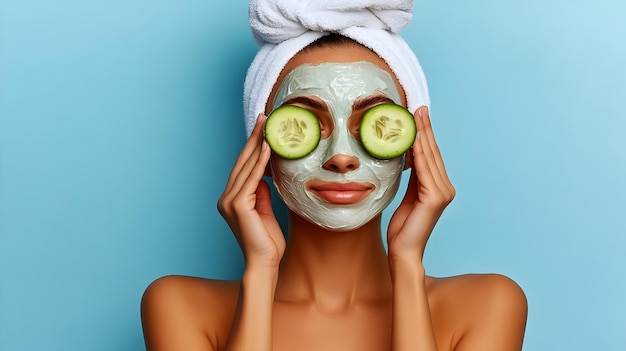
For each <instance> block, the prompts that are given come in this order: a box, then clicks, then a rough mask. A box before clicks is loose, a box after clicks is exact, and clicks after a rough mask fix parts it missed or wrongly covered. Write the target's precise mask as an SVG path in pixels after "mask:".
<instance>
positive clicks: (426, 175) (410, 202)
mask: <svg viewBox="0 0 626 351" xmlns="http://www.w3.org/2000/svg"><path fill="white" fill-rule="evenodd" d="M415 122H416V124H417V130H418V133H417V137H416V138H415V142H414V144H413V149H412V150H413V152H412V154H411V153H409V154H407V158H409V157H412V159H410V160H408V162H411V161H412V170H411V177H410V180H409V185H408V188H407V191H406V194H405V195H404V199H403V200H402V202H401V203H400V206H399V207H398V209H397V210H396V212H395V213H394V215H393V216H392V218H391V221H390V222H389V230H388V232H387V243H388V248H389V257H390V258H391V259H395V258H408V259H410V260H414V259H418V260H419V261H417V262H421V259H422V257H423V254H424V249H425V247H426V242H427V241H428V238H429V236H430V233H431V232H432V230H433V228H434V227H435V224H436V223H437V220H439V217H440V216H441V214H442V213H443V210H444V209H445V208H446V206H447V205H448V204H449V203H450V202H451V201H452V199H454V195H455V190H454V187H453V186H452V183H451V182H450V180H449V179H448V175H447V174H446V170H445V167H444V164H443V160H442V158H441V154H440V153H439V148H438V147H437V143H436V142H435V136H434V134H433V130H432V126H431V124H430V118H429V116H428V108H427V107H426V106H422V107H420V108H419V109H417V111H416V112H415Z"/></svg>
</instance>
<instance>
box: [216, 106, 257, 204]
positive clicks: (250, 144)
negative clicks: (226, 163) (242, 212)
mask: <svg viewBox="0 0 626 351" xmlns="http://www.w3.org/2000/svg"><path fill="white" fill-rule="evenodd" d="M265 119H266V117H265V115H263V114H259V116H258V118H257V121H256V124H255V126H254V129H253V130H252V133H251V134H250V137H249V138H248V141H247V142H246V144H245V146H244V147H243V149H242V150H241V153H240V154H239V156H238V157H237V160H236V161H235V164H234V165H233V168H232V170H231V172H230V175H229V177H228V181H227V183H226V188H225V192H228V191H230V190H231V188H232V186H233V183H234V181H235V179H236V175H237V174H239V173H240V172H241V168H242V167H243V166H244V165H245V164H246V162H247V161H248V159H249V158H250V156H251V155H252V153H253V152H254V151H255V149H256V148H257V146H258V143H259V142H260V138H261V136H262V130H263V125H264V122H265Z"/></svg>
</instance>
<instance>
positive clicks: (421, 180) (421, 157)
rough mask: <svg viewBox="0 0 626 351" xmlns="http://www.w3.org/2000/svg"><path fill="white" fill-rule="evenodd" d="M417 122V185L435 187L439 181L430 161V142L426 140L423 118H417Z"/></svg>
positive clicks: (415, 150) (415, 164)
mask: <svg viewBox="0 0 626 351" xmlns="http://www.w3.org/2000/svg"><path fill="white" fill-rule="evenodd" d="M416 123H417V136H416V137H415V142H414V143H413V168H414V170H415V175H416V176H417V180H416V183H415V185H416V186H417V185H420V186H425V187H426V188H428V189H434V188H436V187H437V183H436V181H435V178H434V176H433V172H432V170H431V168H430V164H429V162H428V157H427V155H426V150H425V147H427V145H428V143H427V142H425V141H424V138H425V136H424V132H423V130H424V125H423V122H422V121H421V118H419V117H418V118H416Z"/></svg>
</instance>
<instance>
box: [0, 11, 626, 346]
mask: <svg viewBox="0 0 626 351" xmlns="http://www.w3.org/2000/svg"><path fill="white" fill-rule="evenodd" d="M624 18H626V3H624V2H623V1H621V0H619V1H618V0H613V1H611V0H594V1H589V0H588V1H582V0H567V1H566V0H552V1H543V0H529V1H495V0H493V1H486V0H484V1H455V2H451V1H417V4H416V10H415V17H414V21H413V22H412V23H411V25H410V26H409V27H408V28H407V29H406V30H405V31H404V32H403V35H404V36H405V38H406V39H407V41H408V42H409V43H410V45H411V46H412V47H413V48H414V49H415V51H416V52H417V54H418V57H419V58H420V60H421V62H422V65H423V66H424V69H425V71H426V74H427V77H428V78H429V83H430V87H431V96H432V101H433V107H432V115H433V119H434V124H435V131H436V133H437V136H438V141H439V143H440V146H441V148H442V152H443V154H444V158H445V160H446V162H447V167H448V170H449V173H450V176H451V178H452V180H453V182H454V184H455V185H456V188H457V191H458V195H457V198H456V200H455V201H454V202H453V204H451V205H450V207H449V209H448V210H447V212H446V213H445V214H444V216H443V218H442V219H441V221H440V224H439V226H438V227H437V229H436V230H435V233H434V234H433V236H432V239H431V241H430V243H429V248H428V253H427V256H426V265H427V269H428V271H429V273H430V274H432V275H438V276H444V275H455V274H461V273H466V272H499V273H503V274H506V275H508V276H510V277H512V278H513V279H515V280H516V281H517V282H518V283H519V284H520V285H521V286H522V287H523V288H524V290H525V292H526V294H527V296H528V299H529V304H530V313H529V319H528V328H527V333H526V340H525V347H524V349H525V350H625V349H626V339H625V338H623V332H624V331H625V330H626V322H625V321H624V318H625V317H624V316H625V315H626V304H625V302H624V301H625V300H624V297H625V296H626V281H625V278H624V273H623V270H624V268H626V255H625V253H626V236H625V234H626V224H625V219H624V218H625V215H626V211H624V208H625V206H624V199H626V188H625V186H624V180H625V179H626V162H625V161H626V157H625V150H626V138H624V134H625V132H626V118H625V117H626V107H625V106H624V101H625V98H626V83H625V82H626V69H625V68H624V63H625V62H626V43H625V41H624V40H625V39H624V38H625V37H626V22H625V21H623V19H624ZM255 50H256V47H255V45H254V43H253V41H252V38H251V35H250V32H249V28H248V25H247V2H246V1H241V0H239V1H232V2H228V3H227V2H226V1H219V2H218V1H211V2H209V1H206V0H205V1H199V0H195V1H194V0H178V1H138V0H133V1H127V0H124V1H121V0H117V1H102V0H92V1H71V0H59V1H54V2H52V1H34V0H22V1H17V0H8V1H7V0H4V1H2V2H0V278H1V280H0V284H1V285H0V350H3V351H15V350H44V349H45V350H142V349H143V348H144V346H143V340H142V334H141V325H140V318H139V302H140V298H141V294H142V292H143V290H144V289H145V287H146V286H147V285H148V284H149V283H150V282H151V281H152V280H154V279H155V278H157V277H160V276H163V275H166V274H187V275H197V276H204V277H216V278H236V277H238V275H239V274H240V273H241V270H242V257H241V254H240V252H239V249H238V247H237V245H236V242H235V240H234V239H233V238H232V236H231V234H230V232H229V230H228V227H227V226H226V225H225V223H224V222H223V221H222V219H221V217H220V216H219V214H218V213H217V211H216V209H215V202H216V200H217V197H218V196H219V194H220V193H221V191H222V189H223V186H224V184H225V182H226V178H227V176H228V173H229V171H230V167H231V165H232V164H233V162H234V159H235V157H236V155H237V154H238V152H239V149H240V148H241V146H242V144H243V143H244V139H245V135H244V132H243V123H242V122H241V120H242V118H241V114H242V107H241V91H242V84H243V79H244V75H245V71H246V68H247V66H248V64H249V62H250V61H251V59H252V57H253V55H254V53H255Z"/></svg>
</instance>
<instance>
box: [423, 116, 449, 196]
mask: <svg viewBox="0 0 626 351" xmlns="http://www.w3.org/2000/svg"><path fill="white" fill-rule="evenodd" d="M426 115H427V109H426V106H422V107H420V108H419V110H418V116H417V119H418V127H419V130H420V133H421V137H422V138H421V141H422V146H423V148H424V155H426V161H427V162H428V166H429V168H430V170H431V172H432V174H433V178H434V179H435V181H436V183H437V185H438V186H441V185H442V183H443V180H442V177H441V173H440V172H439V167H438V166H437V161H436V159H435V158H436V157H435V153H434V151H433V149H432V147H431V146H432V140H433V133H432V129H431V128H429V126H427V125H426V121H425V116H426Z"/></svg>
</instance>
